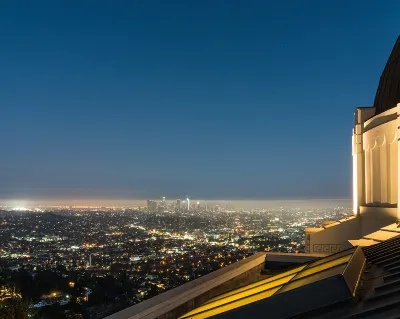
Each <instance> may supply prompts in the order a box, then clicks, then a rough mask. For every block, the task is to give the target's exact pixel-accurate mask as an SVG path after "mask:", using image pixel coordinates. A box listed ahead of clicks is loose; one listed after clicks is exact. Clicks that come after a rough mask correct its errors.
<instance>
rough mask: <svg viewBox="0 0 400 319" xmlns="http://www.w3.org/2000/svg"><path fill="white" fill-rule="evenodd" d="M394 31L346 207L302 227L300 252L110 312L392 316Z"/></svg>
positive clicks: (397, 229) (161, 316) (125, 318)
mask: <svg viewBox="0 0 400 319" xmlns="http://www.w3.org/2000/svg"><path fill="white" fill-rule="evenodd" d="M399 116H400V37H399V38H398V39H397V42H396V44H395V46H394V48H393V51H392V53H391V54H390V57H389V60H388V62H387V64H386V66H385V68H384V70H383V73H382V76H381V78H380V82H379V86H378V89H377V92H376V96H375V101H374V104H373V106H370V107H358V108H356V111H355V113H354V128H353V134H352V137H353V138H352V156H353V211H354V215H353V216H352V217H350V218H346V219H343V220H339V221H331V222H327V223H324V226H323V227H321V228H307V229H306V230H305V243H306V251H307V253H305V254H285V253H256V254H254V255H252V256H251V257H249V258H246V259H244V260H241V261H239V262H236V263H234V264H232V265H229V266H227V267H224V268H222V269H219V270H217V271H214V272H212V273H210V274H208V275H205V276H203V277H200V278H198V279H196V280H193V281H191V282H188V283H187V284H184V285H182V286H179V287H177V288H175V289H172V290H169V291H167V292H165V293H163V294H160V295H158V296H156V297H153V298H151V299H149V300H146V301H144V302H142V303H139V304H138V305H135V306H133V307H130V308H127V309H125V310H123V311H120V312H118V313H116V314H113V315H111V316H109V317H107V318H108V319H175V318H179V319H203V318H219V319H222V318H232V319H236V318H247V317H251V318H253V319H257V318H260V319H261V318H269V319H277V318H321V319H322V318H324V319H329V318H332V319H337V318H399V314H400V224H399V219H400V203H399V199H400V194H399V192H400V187H399V185H398V184H399V180H400V179H399V173H400V168H399V161H400V156H399V154H398V152H399V150H400V147H399V146H398V143H399V142H400V131H399V129H400V117H399Z"/></svg>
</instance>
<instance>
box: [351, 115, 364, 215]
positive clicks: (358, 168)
mask: <svg viewBox="0 0 400 319" xmlns="http://www.w3.org/2000/svg"><path fill="white" fill-rule="evenodd" d="M354 120H355V123H354V124H355V125H354V128H353V152H352V153H353V213H354V214H355V215H359V214H360V205H362V204H363V203H364V191H363V180H364V170H363V145H362V121H361V120H362V116H361V110H359V109H356V112H355V114H354Z"/></svg>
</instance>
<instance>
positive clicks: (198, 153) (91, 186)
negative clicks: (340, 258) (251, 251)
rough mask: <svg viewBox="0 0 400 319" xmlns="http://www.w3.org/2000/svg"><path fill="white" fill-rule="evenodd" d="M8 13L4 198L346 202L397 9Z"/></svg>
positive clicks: (1, 51)
mask: <svg viewBox="0 0 400 319" xmlns="http://www.w3.org/2000/svg"><path fill="white" fill-rule="evenodd" d="M4 2H6V1H3V2H2V3H1V4H0V41H1V42H0V43H1V46H0V108H1V125H0V146H1V153H0V198H51V199H54V198H76V197H81V198H121V199H122V198H124V199H129V198H146V197H160V196H167V197H169V198H175V197H181V198H182V197H183V196H184V195H185V194H189V195H190V196H192V197H197V198H349V197H350V196H351V130H352V124H353V113H354V109H355V107H357V106H371V105H372V103H373V99H374V96H375V92H376V88H377V85H378V81H379V77H380V75H381V72H382V71H383V68H384V65H385V63H386V60H387V58H388V57H389V54H390V51H391V49H392V46H393V44H394V42H395V40H396V38H397V36H398V30H399V28H398V27H399V19H398V18H399V12H400V2H398V1H320V0H316V1H295V0H293V1H265V0H264V1H216V0H210V1H205V0H202V1H184V0H182V1H164V0H160V1H151V0H150V1H81V0H79V1H54V0H53V1H48V2H45V1H18V3H19V4H18V5H16V4H14V1H7V2H8V3H9V4H7V5H6V4H4ZM15 2H16V1H15ZM24 2H25V5H24V6H23V5H22V4H23V3H24ZM61 3H63V5H61ZM64 5H65V6H64Z"/></svg>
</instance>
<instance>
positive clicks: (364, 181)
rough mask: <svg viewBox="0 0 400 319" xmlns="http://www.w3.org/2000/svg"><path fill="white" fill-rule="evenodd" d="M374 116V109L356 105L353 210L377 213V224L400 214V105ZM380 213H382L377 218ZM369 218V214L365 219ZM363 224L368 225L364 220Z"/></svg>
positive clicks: (396, 217) (356, 212) (395, 217)
mask: <svg viewBox="0 0 400 319" xmlns="http://www.w3.org/2000/svg"><path fill="white" fill-rule="evenodd" d="M374 115H375V108H357V109H356V112H355V124H354V129H353V209H354V213H355V214H367V213H368V214H374V215H376V218H375V219H376V221H377V222H378V223H379V222H380V221H381V220H384V219H385V218H389V219H390V218H391V220H390V221H389V222H392V221H393V220H395V219H398V218H399V216H400V213H399V208H398V207H397V206H398V205H397V203H398V198H399V191H400V189H399V187H398V181H399V169H398V167H399V158H400V157H399V154H398V153H399V151H400V149H399V147H398V143H399V136H400V134H399V127H400V120H399V115H400V104H398V105H397V106H396V107H393V108H391V109H389V110H387V111H385V112H382V113H380V114H377V115H375V116H374ZM378 215H379V216H378ZM380 215H385V216H382V218H380ZM371 218H372V217H371V216H368V220H370V219H371ZM372 219H374V218H372ZM372 219H371V220H372ZM364 227H369V225H367V223H366V222H365V223H364ZM371 227H372V226H371Z"/></svg>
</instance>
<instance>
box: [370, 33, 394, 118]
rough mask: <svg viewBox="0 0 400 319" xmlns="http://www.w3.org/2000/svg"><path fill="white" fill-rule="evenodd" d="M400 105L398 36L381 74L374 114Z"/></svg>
mask: <svg viewBox="0 0 400 319" xmlns="http://www.w3.org/2000/svg"><path fill="white" fill-rule="evenodd" d="M397 103H400V36H399V37H398V38H397V41H396V44H395V45H394V48H393V50H392V53H391V54H390V56H389V59H388V61H387V63H386V66H385V69H384V70H383V72H382V75H381V78H380V81H379V86H378V89H377V91H376V95H375V101H374V107H375V110H376V111H375V112H376V113H375V114H379V113H383V112H385V111H387V110H389V109H391V108H393V107H395V106H396V104H397Z"/></svg>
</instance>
